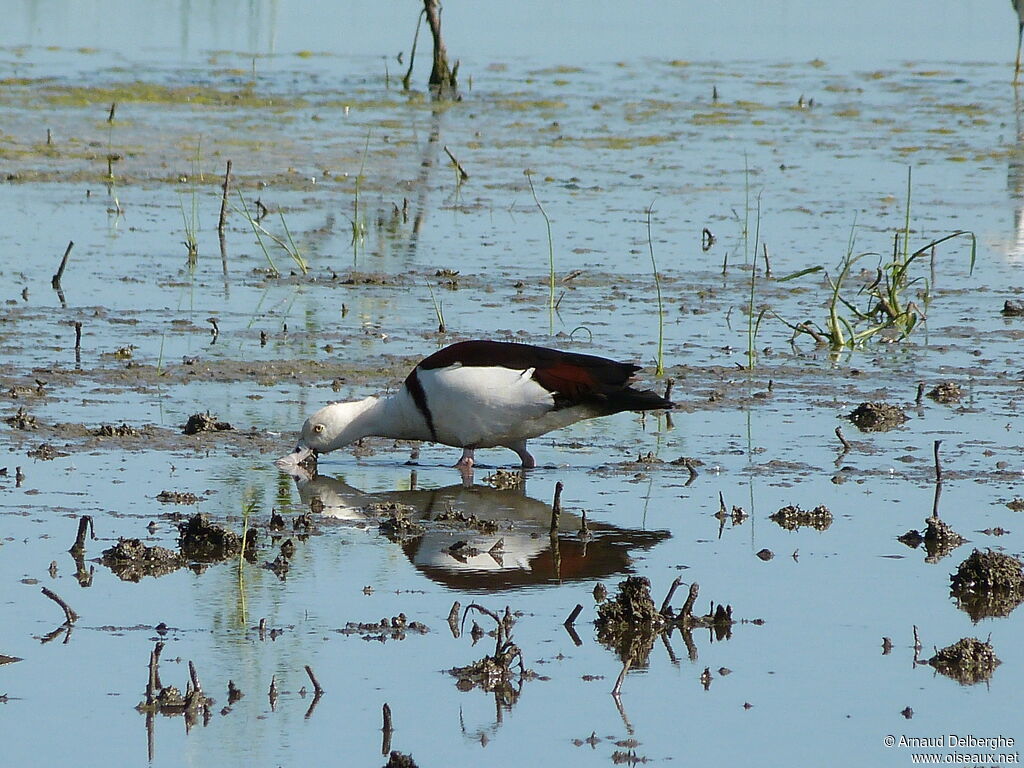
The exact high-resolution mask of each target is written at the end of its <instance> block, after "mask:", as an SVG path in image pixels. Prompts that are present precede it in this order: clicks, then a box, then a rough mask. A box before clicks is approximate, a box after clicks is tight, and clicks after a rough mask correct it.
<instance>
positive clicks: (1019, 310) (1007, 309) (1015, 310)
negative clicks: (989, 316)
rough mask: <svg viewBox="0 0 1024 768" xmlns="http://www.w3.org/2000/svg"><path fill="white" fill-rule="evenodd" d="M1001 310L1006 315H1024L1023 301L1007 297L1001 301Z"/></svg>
mask: <svg viewBox="0 0 1024 768" xmlns="http://www.w3.org/2000/svg"><path fill="white" fill-rule="evenodd" d="M1001 312H1002V314H1003V315H1005V316H1006V317H1024V301H1017V300H1016V299H1007V300H1006V301H1004V302H1003V308H1002V310H1001Z"/></svg>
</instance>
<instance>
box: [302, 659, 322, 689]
mask: <svg viewBox="0 0 1024 768" xmlns="http://www.w3.org/2000/svg"><path fill="white" fill-rule="evenodd" d="M306 674H307V675H309V681H310V682H311V683H313V693H314V694H315V695H317V696H322V695H323V693H324V689H323V688H321V687H320V681H319V680H317V679H316V675H314V674H313V668H312V667H311V666H309V664H307V665H306Z"/></svg>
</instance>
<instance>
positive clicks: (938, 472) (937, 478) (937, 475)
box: [935, 440, 942, 483]
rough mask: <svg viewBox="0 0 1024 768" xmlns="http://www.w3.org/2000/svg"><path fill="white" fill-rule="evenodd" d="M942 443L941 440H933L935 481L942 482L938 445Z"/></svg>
mask: <svg viewBox="0 0 1024 768" xmlns="http://www.w3.org/2000/svg"><path fill="white" fill-rule="evenodd" d="M940 445H942V441H941V440H936V441H935V482H936V483H941V482H942V464H941V463H940V462H939V446H940Z"/></svg>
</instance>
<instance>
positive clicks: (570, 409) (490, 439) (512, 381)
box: [286, 341, 672, 468]
mask: <svg viewBox="0 0 1024 768" xmlns="http://www.w3.org/2000/svg"><path fill="white" fill-rule="evenodd" d="M636 370H637V366H635V365H631V364H629V363H617V362H615V361H613V360H607V359H605V358H601V357H595V356H593V355H580V354H575V353H571V352H559V351H557V350H553V349H546V348H544V347H534V346H530V345H527V344H513V343H507V342H496V341H465V342H460V343H458V344H453V345H452V346H450V347H446V348H444V349H442V350H440V351H439V352H436V353H434V354H433V355H431V356H430V357H428V358H426V359H424V360H423V361H422V362H420V363H419V365H417V366H416V367H415V368H414V369H413V370H412V372H411V373H410V374H409V376H408V377H407V378H406V380H405V382H404V383H403V384H402V386H401V387H400V388H399V389H398V391H397V392H395V393H393V394H391V395H385V396H381V397H368V398H366V399H364V400H358V401H355V402H347V403H332V404H331V405H328V406H325V407H324V408H321V409H320V410H319V411H317V412H316V413H315V414H313V415H312V416H311V417H310V418H309V419H307V420H306V423H305V424H304V425H303V427H302V438H301V440H300V442H299V445H298V446H297V447H296V453H294V454H292V455H291V456H290V457H286V460H288V461H292V462H294V461H299V460H301V458H298V455H297V454H301V455H302V458H305V456H308V455H309V453H310V452H314V453H328V452H330V451H333V450H336V449H338V448H341V447H343V446H345V445H348V444H350V443H353V442H355V441H356V440H359V439H361V438H363V437H369V436H378V437H391V438H396V439H405V440H429V441H431V442H435V443H442V444H444V445H452V446H456V447H459V448H462V449H463V455H462V459H460V461H459V464H458V466H460V467H463V468H470V467H472V465H473V451H474V450H475V449H477V448H493V447H496V446H503V447H506V448H510V449H511V450H513V451H515V452H516V454H517V455H518V456H519V458H520V459H521V460H522V462H523V466H524V467H532V466H534V459H533V456H531V455H530V453H529V452H528V451H527V450H526V441H527V440H529V439H530V438H532V437H537V436H539V435H543V434H545V433H547V432H551V431H552V430H555V429H560V428H562V427H565V426H568V425H570V424H574V423H576V422H577V421H581V420H583V419H589V418H593V417H595V416H605V415H608V414H612V413H618V412H619V411H625V410H651V409H656V408H670V407H671V406H672V404H671V403H670V402H669V401H668V400H666V399H664V398H662V397H660V396H659V395H656V394H655V393H653V392H648V391H642V390H636V389H633V388H632V387H631V386H629V383H630V381H631V378H632V374H633V373H634V372H635V371H636Z"/></svg>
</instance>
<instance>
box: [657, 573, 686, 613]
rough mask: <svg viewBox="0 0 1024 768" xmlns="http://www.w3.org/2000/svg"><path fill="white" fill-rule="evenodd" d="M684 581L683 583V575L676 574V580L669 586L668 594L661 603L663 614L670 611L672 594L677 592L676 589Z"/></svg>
mask: <svg viewBox="0 0 1024 768" xmlns="http://www.w3.org/2000/svg"><path fill="white" fill-rule="evenodd" d="M682 583H683V577H682V576H676V578H675V580H674V581H673V582H672V584H671V585H670V586H669V588H668V594H667V595H665V599H664V601H662V603H661V613H662V614H666V613H668V608H669V606H670V605H671V604H672V596H673V595H674V594H675V593H676V590H677V589H679V587H680V585H681V584H682Z"/></svg>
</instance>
